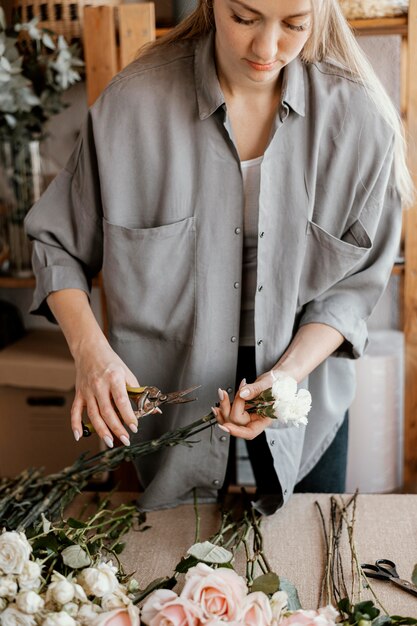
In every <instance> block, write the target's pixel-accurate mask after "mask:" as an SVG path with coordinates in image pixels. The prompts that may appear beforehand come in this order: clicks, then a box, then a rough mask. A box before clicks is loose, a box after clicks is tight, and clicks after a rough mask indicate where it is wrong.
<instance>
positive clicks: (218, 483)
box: [213, 478, 220, 487]
mask: <svg viewBox="0 0 417 626" xmlns="http://www.w3.org/2000/svg"><path fill="white" fill-rule="evenodd" d="M213 485H215V486H216V487H217V486H218V485H220V480H217V478H216V479H215V480H213Z"/></svg>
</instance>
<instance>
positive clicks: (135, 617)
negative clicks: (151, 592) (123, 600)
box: [91, 604, 139, 626]
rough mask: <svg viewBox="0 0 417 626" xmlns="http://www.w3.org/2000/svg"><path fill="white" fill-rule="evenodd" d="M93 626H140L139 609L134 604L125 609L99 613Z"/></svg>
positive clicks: (92, 623)
mask: <svg viewBox="0 0 417 626" xmlns="http://www.w3.org/2000/svg"><path fill="white" fill-rule="evenodd" d="M91 626H139V611H138V608H137V607H136V606H134V605H133V604H132V605H129V606H128V607H126V608H124V609H114V610H113V611H106V612H104V613H99V614H98V615H97V617H96V618H95V619H94V621H92V622H91Z"/></svg>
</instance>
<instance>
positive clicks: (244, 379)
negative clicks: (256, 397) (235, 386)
mask: <svg viewBox="0 0 417 626" xmlns="http://www.w3.org/2000/svg"><path fill="white" fill-rule="evenodd" d="M245 385H246V378H243V379H242V382H241V383H240V385H239V389H242V387H244V386H245Z"/></svg>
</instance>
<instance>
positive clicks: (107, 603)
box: [101, 590, 130, 611]
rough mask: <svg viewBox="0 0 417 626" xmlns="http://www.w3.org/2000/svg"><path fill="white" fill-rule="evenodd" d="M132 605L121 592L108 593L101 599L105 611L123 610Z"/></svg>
mask: <svg viewBox="0 0 417 626" xmlns="http://www.w3.org/2000/svg"><path fill="white" fill-rule="evenodd" d="M128 604H130V600H129V598H128V597H127V595H126V594H124V593H123V591H121V590H117V591H115V592H114V593H106V595H104V596H103V597H102V599H101V607H102V609H103V611H112V610H113V609H121V608H123V607H125V606H127V605H128Z"/></svg>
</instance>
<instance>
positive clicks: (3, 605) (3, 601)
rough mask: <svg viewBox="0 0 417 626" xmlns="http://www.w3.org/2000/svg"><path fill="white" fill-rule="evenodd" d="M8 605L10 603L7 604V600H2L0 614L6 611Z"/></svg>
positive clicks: (0, 599) (0, 601) (0, 600)
mask: <svg viewBox="0 0 417 626" xmlns="http://www.w3.org/2000/svg"><path fill="white" fill-rule="evenodd" d="M8 604H9V603H8V602H7V600H6V598H0V613H1V612H2V611H4V609H5V608H6V606H7V605H8Z"/></svg>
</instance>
